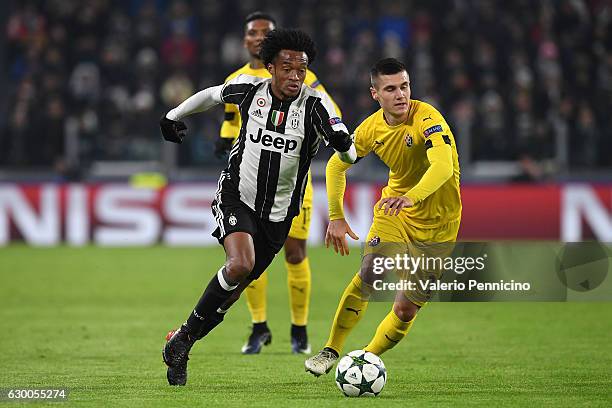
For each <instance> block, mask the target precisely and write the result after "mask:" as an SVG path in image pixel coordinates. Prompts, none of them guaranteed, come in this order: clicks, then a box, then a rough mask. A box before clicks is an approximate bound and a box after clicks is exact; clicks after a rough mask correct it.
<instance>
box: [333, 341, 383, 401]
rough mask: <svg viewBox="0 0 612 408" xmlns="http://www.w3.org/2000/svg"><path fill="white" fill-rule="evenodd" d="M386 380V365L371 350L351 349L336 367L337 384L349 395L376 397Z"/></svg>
mask: <svg viewBox="0 0 612 408" xmlns="http://www.w3.org/2000/svg"><path fill="white" fill-rule="evenodd" d="M386 382H387V370H386V369H385V365H384V364H383V362H382V360H381V359H380V357H378V356H377V355H376V354H374V353H370V352H369V351H364V350H355V351H351V352H350V353H348V354H347V355H346V356H344V357H342V358H341V359H340V361H339V362H338V366H337V367H336V385H337V386H338V388H340V391H342V392H343V393H344V395H346V396H347V397H375V396H377V395H378V394H380V392H381V391H382V389H383V387H384V386H385V383H386Z"/></svg>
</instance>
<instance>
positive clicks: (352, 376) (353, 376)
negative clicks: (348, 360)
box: [349, 373, 357, 379]
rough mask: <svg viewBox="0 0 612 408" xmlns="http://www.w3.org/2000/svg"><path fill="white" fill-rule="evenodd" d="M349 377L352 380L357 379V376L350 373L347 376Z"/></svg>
mask: <svg viewBox="0 0 612 408" xmlns="http://www.w3.org/2000/svg"><path fill="white" fill-rule="evenodd" d="M349 377H351V378H354V379H357V374H355V373H350V374H349Z"/></svg>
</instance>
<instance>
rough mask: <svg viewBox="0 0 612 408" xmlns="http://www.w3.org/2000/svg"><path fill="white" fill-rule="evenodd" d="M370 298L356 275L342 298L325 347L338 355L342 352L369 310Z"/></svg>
mask: <svg viewBox="0 0 612 408" xmlns="http://www.w3.org/2000/svg"><path fill="white" fill-rule="evenodd" d="M368 296H369V293H368V292H367V291H364V290H363V283H362V282H361V278H360V277H359V274H356V275H355V277H353V280H351V282H350V283H349V284H348V286H347V287H346V289H344V293H343V294H342V297H341V298H340V303H339V304H338V309H336V315H335V316H334V322H333V324H332V328H331V332H330V333H329V339H328V340H327V344H326V345H325V347H330V348H332V349H334V350H336V351H337V352H338V354H340V353H341V352H342V348H343V347H344V342H345V341H346V337H347V336H348V334H349V333H350V332H351V330H353V327H355V325H356V324H357V323H358V322H359V320H360V319H361V316H363V314H364V313H365V311H366V309H367V308H368Z"/></svg>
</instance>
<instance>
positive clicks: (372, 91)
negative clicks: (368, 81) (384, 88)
mask: <svg viewBox="0 0 612 408" xmlns="http://www.w3.org/2000/svg"><path fill="white" fill-rule="evenodd" d="M370 94H371V95H372V99H374V100H375V101H376V100H378V99H376V98H377V97H378V93H377V92H376V88H374V87H373V86H371V87H370Z"/></svg>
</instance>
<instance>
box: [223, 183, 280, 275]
mask: <svg viewBox="0 0 612 408" xmlns="http://www.w3.org/2000/svg"><path fill="white" fill-rule="evenodd" d="M212 211H213V215H214V217H215V221H216V222H217V228H216V229H215V230H214V231H213V233H212V236H213V237H215V238H217V240H218V241H219V243H220V244H221V245H223V240H224V239H225V237H226V236H228V235H229V234H231V233H233V232H246V233H248V234H250V235H251V236H252V237H253V244H254V246H255V266H254V267H253V271H252V272H251V274H250V275H249V278H251V279H257V278H259V277H260V276H261V274H262V273H264V271H265V270H266V268H267V267H268V266H270V264H271V263H272V260H273V259H274V257H275V256H276V254H278V252H279V251H280V250H281V248H282V247H283V245H284V244H285V241H286V240H287V236H288V235H289V230H290V229H291V221H292V219H289V220H285V221H281V222H272V221H267V220H262V219H261V218H259V217H258V216H256V215H255V212H254V211H253V210H251V209H250V208H249V207H248V206H247V205H246V204H244V203H243V202H242V201H240V199H239V198H238V194H237V193H236V192H234V191H233V190H229V189H228V190H223V189H221V191H220V193H219V194H217V196H216V198H215V200H214V201H213V202H212Z"/></svg>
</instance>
